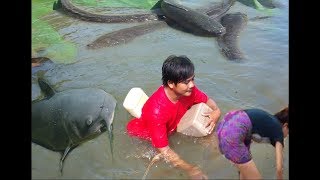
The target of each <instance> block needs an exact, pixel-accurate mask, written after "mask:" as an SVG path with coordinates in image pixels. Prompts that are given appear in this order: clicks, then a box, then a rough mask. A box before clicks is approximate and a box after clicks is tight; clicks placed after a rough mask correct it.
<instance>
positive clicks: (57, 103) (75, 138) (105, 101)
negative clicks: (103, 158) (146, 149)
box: [32, 78, 116, 173]
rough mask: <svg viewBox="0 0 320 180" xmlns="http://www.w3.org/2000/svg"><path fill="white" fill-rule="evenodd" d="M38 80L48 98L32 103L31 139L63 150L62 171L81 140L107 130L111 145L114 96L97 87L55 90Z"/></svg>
mask: <svg viewBox="0 0 320 180" xmlns="http://www.w3.org/2000/svg"><path fill="white" fill-rule="evenodd" d="M38 83H39V86H40V89H41V91H42V92H44V93H45V95H46V98H45V99H42V100H37V101H33V102H32V142H34V143H36V144H39V145H41V146H43V147H45V148H47V149H50V150H52V151H57V152H61V155H62V156H61V159H60V171H61V173H62V169H63V162H64V160H65V158H66V156H67V155H68V153H69V152H71V150H72V149H74V148H75V147H77V146H78V145H80V144H81V143H84V142H86V141H88V140H91V139H93V138H95V137H97V136H98V135H100V134H102V133H103V132H105V131H108V132H109V139H110V146H111V145H112V143H111V142H112V123H113V118H114V111H115V107H116V100H115V99H114V98H113V96H111V95H110V94H108V93H106V92H105V91H104V90H102V89H97V88H83V89H70V90H65V91H62V92H55V91H54V90H53V89H52V88H51V87H50V85H49V84H48V83H47V82H46V81H45V80H43V79H41V78H39V80H38ZM111 152H112V146H111Z"/></svg>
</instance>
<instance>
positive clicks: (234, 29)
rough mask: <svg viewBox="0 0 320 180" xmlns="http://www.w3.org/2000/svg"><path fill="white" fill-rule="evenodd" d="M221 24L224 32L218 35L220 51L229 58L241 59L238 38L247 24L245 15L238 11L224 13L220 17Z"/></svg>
mask: <svg viewBox="0 0 320 180" xmlns="http://www.w3.org/2000/svg"><path fill="white" fill-rule="evenodd" d="M221 24H222V25H223V26H224V27H225V28H226V33H225V34H224V35H223V36H220V37H218V45H219V47H220V48H221V51H222V53H223V54H224V55H225V56H226V57H227V58H228V59H229V60H241V59H243V58H244V55H243V53H242V52H241V50H240V49H239V46H238V39H239V34H240V33H241V32H242V30H243V28H244V27H245V26H246V25H247V15H246V14H243V13H240V12H237V13H231V14H226V15H224V16H223V17H222V18H221Z"/></svg>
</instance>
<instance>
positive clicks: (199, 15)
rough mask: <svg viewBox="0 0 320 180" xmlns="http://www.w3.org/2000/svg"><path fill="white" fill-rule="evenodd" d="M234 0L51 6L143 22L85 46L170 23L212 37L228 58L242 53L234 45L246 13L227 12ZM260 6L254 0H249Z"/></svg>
mask: <svg viewBox="0 0 320 180" xmlns="http://www.w3.org/2000/svg"><path fill="white" fill-rule="evenodd" d="M235 1H236V0H221V2H217V3H215V4H214V5H212V6H211V7H206V8H203V9H191V8H189V7H186V6H184V5H182V4H181V3H178V1H177V0H159V1H158V2H157V3H156V4H155V5H154V6H153V7H152V8H151V9H150V11H149V12H148V13H138V14H129V15H107V14H95V13H92V12H88V11H85V10H83V9H81V8H78V7H77V6H75V5H74V4H72V3H71V1H70V0H58V1H57V3H55V4H54V8H53V9H54V10H61V9H62V12H63V13H66V14H67V15H71V16H73V17H75V18H79V19H81V20H84V21H90V22H99V23H126V22H128V23H129V22H141V23H142V22H145V23H142V24H140V25H136V26H133V27H129V28H125V29H120V30H117V31H113V32H110V33H106V34H104V35H102V36H100V37H98V38H97V39H96V40H94V41H93V42H90V43H88V44H87V48H88V49H99V48H105V47H110V46H116V45H120V44H124V43H128V42H130V41H132V40H133V39H134V38H136V37H138V36H141V35H144V34H146V33H150V32H153V31H155V30H158V29H160V28H164V27H168V26H170V27H172V28H175V29H178V30H181V31H184V32H188V33H192V34H194V35H198V36H206V37H216V38H217V41H218V45H219V47H220V50H221V52H222V53H223V55H225V56H226V58H227V59H229V60H241V59H244V58H245V56H244V54H243V53H242V52H241V50H240V48H239V47H238V38H239V34H240V33H241V31H242V30H243V28H244V27H245V26H246V24H247V21H248V18H247V15H246V14H244V13H241V12H236V13H228V14H227V11H228V10H229V9H230V8H231V7H232V6H233V4H234V3H235ZM250 1H253V2H254V3H256V4H257V6H259V5H260V6H261V4H260V3H259V2H258V1H257V0H250ZM244 2H246V1H244Z"/></svg>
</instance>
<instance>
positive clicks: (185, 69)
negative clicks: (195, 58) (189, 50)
mask: <svg viewBox="0 0 320 180" xmlns="http://www.w3.org/2000/svg"><path fill="white" fill-rule="evenodd" d="M193 75H194V65H193V63H192V62H191V60H190V59H189V58H188V57H187V56H184V55H182V56H176V55H170V56H169V57H168V58H167V59H166V60H165V61H164V62H163V65H162V84H163V85H164V86H168V81H172V82H173V83H175V84H178V83H179V82H182V81H184V80H186V79H188V78H190V77H191V76H193Z"/></svg>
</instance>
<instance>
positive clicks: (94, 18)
mask: <svg viewBox="0 0 320 180" xmlns="http://www.w3.org/2000/svg"><path fill="white" fill-rule="evenodd" d="M60 8H62V9H63V10H64V11H63V12H66V13H68V14H70V15H72V16H74V17H76V18H79V19H82V20H84V21H90V22H101V23H122V22H144V21H153V20H158V16H157V15H156V14H154V13H151V12H148V13H143V14H142V13H141V14H129V15H105V14H95V13H91V12H88V11H85V10H82V9H80V8H78V7H76V6H75V5H73V4H72V3H71V1H70V0H58V1H57V2H54V4H53V9H54V10H58V9H60Z"/></svg>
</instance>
